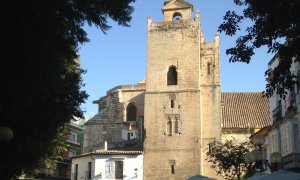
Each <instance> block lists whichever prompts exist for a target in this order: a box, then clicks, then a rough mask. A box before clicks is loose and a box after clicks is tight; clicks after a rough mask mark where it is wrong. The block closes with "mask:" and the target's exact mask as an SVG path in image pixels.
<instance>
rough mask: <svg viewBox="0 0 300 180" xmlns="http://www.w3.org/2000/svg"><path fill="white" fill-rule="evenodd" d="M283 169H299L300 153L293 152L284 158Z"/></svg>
mask: <svg viewBox="0 0 300 180" xmlns="http://www.w3.org/2000/svg"><path fill="white" fill-rule="evenodd" d="M282 165H283V169H287V170H288V169H299V168H300V153H293V154H290V155H287V156H285V157H283V158H282Z"/></svg>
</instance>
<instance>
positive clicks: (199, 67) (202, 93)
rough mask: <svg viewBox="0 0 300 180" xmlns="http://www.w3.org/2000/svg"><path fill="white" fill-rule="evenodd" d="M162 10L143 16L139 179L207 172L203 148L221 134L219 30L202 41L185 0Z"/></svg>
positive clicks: (172, 0) (172, 2) (168, 3)
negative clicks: (157, 16)
mask: <svg viewBox="0 0 300 180" xmlns="http://www.w3.org/2000/svg"><path fill="white" fill-rule="evenodd" d="M162 12H163V15H164V21H162V22H157V23H154V22H152V19H151V17H148V54H147V78H146V93H145V121H144V127H145V141H144V179H145V180H150V179H151V180H153V179H155V180H159V179H162V180H166V179H178V180H182V179H188V178H189V177H191V176H193V175H198V174H200V175H206V176H210V171H209V165H208V164H207V163H206V162H205V155H204V154H205V149H206V148H207V147H208V146H207V144H208V142H209V141H210V140H211V139H213V138H220V135H221V105H220V103H221V93H220V79H219V63H220V62H219V36H218V35H216V36H215V41H214V42H212V43H207V42H205V40H204V36H203V35H202V30H201V27H200V13H199V12H197V13H196V14H195V17H194V18H193V17H192V12H193V5H192V4H190V3H189V2H187V1H186V0H170V1H166V2H165V3H164V7H163V8H162Z"/></svg>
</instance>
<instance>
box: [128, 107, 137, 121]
mask: <svg viewBox="0 0 300 180" xmlns="http://www.w3.org/2000/svg"><path fill="white" fill-rule="evenodd" d="M126 112H127V114H126V116H127V117H126V120H127V121H135V120H136V107H135V105H133V104H132V103H130V104H128V106H127V111H126Z"/></svg>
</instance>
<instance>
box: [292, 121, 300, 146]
mask: <svg viewBox="0 0 300 180" xmlns="http://www.w3.org/2000/svg"><path fill="white" fill-rule="evenodd" d="M293 136H294V142H293V144H294V146H295V147H294V150H295V151H299V150H300V141H299V126H298V124H293Z"/></svg>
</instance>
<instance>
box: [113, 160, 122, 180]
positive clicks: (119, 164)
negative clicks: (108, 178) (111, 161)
mask: <svg viewBox="0 0 300 180" xmlns="http://www.w3.org/2000/svg"><path fill="white" fill-rule="evenodd" d="M115 178H116V179H123V161H115Z"/></svg>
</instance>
